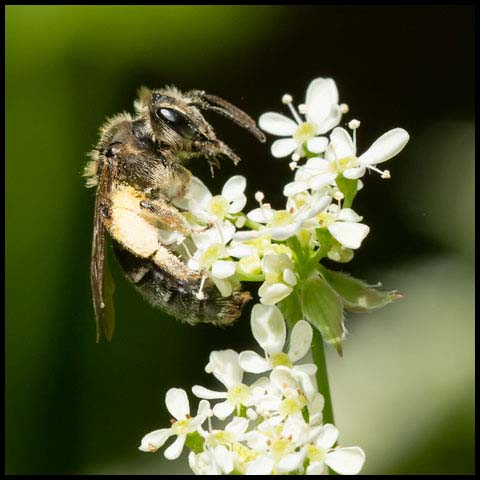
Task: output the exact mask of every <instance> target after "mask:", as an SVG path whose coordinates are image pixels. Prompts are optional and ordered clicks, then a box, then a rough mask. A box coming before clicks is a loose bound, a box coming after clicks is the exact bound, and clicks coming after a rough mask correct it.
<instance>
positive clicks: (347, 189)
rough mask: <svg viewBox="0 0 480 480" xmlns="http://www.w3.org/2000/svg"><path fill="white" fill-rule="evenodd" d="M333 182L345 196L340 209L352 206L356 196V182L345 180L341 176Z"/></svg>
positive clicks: (355, 180) (354, 180)
mask: <svg viewBox="0 0 480 480" xmlns="http://www.w3.org/2000/svg"><path fill="white" fill-rule="evenodd" d="M335 182H336V184H337V187H338V188H339V189H340V191H341V192H342V193H343V195H344V196H345V198H344V199H343V205H342V208H350V207H351V206H352V203H353V199H354V198H355V195H356V194H357V186H358V180H357V179H353V180H352V179H350V178H345V177H344V176H343V175H339V176H338V177H337V178H336V179H335Z"/></svg>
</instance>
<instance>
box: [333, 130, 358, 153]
mask: <svg viewBox="0 0 480 480" xmlns="http://www.w3.org/2000/svg"><path fill="white" fill-rule="evenodd" d="M330 140H331V142H332V147H333V151H334V153H335V156H336V157H337V159H340V158H347V157H353V156H355V146H354V144H353V141H352V137H350V135H349V134H348V132H347V131H346V130H345V129H344V128H341V127H337V128H334V129H333V131H332V133H331V134H330Z"/></svg>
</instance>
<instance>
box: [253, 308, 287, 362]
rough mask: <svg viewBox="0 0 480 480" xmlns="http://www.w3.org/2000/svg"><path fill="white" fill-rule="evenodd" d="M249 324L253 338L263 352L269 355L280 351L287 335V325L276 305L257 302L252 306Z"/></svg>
mask: <svg viewBox="0 0 480 480" xmlns="http://www.w3.org/2000/svg"><path fill="white" fill-rule="evenodd" d="M250 325H251V328H252V333H253V336H254V338H255V340H256V341H257V342H258V343H259V345H260V346H261V347H262V348H263V350H265V352H267V353H268V354H270V355H271V354H273V353H278V352H281V351H282V349H283V346H284V345H285V340H286V337H287V327H286V325H285V320H284V319H283V315H282V313H281V312H280V310H279V309H278V308H277V307H275V306H274V305H261V304H258V303H257V304H256V305H255V306H254V307H253V308H252V313H251V316H250Z"/></svg>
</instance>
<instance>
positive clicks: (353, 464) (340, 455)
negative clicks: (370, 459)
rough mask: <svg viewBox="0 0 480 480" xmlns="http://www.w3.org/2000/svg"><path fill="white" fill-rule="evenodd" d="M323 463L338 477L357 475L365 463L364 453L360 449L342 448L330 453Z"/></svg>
mask: <svg viewBox="0 0 480 480" xmlns="http://www.w3.org/2000/svg"><path fill="white" fill-rule="evenodd" d="M325 463H326V464H327V465H328V466H329V467H330V468H331V469H332V470H335V472H337V473H339V474H340V475H357V474H358V473H359V472H360V470H361V469H362V467H363V464H364V463H365V453H364V451H363V450H362V449H361V448H360V447H342V448H337V449H335V450H334V451H333V452H330V453H329V454H328V455H327V457H326V458H325Z"/></svg>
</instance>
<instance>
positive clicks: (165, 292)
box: [114, 242, 252, 326]
mask: <svg viewBox="0 0 480 480" xmlns="http://www.w3.org/2000/svg"><path fill="white" fill-rule="evenodd" d="M114 251H115V255H116V257H117V259H118V260H119V262H120V265H121V266H122V268H123V270H124V272H125V274H126V276H127V278H128V279H129V280H130V281H131V282H132V283H133V284H134V285H135V287H136V288H137V290H138V291H139V292H140V293H141V294H142V295H143V296H144V297H145V298H146V299H147V300H148V301H149V302H150V303H151V304H152V305H154V306H156V307H158V308H160V309H161V310H163V311H165V312H166V313H168V314H169V315H172V316H173V317H175V318H177V319H178V320H181V321H184V322H187V323H189V324H191V325H195V324H197V323H212V324H214V325H222V326H225V325H229V324H231V323H233V322H234V321H235V320H236V319H237V318H238V317H240V315H241V313H242V308H243V306H244V305H245V304H246V303H247V302H248V301H249V300H251V298H252V297H251V295H250V293H249V292H233V294H232V295H231V296H229V297H222V296H221V294H220V292H219V291H218V289H217V288H216V286H215V285H214V284H213V283H212V282H210V281H209V280H207V281H206V282H205V285H204V288H203V290H202V292H203V298H202V300H199V299H198V298H197V296H196V293H197V292H198V290H199V287H200V277H199V276H198V275H192V277H191V278H177V277H175V276H174V275H172V274H171V273H170V272H168V271H166V270H164V269H162V268H161V267H160V266H158V265H157V264H155V263H154V262H153V261H152V260H150V259H144V258H140V257H137V256H136V255H134V254H132V253H130V252H129V251H127V250H125V249H123V248H122V247H121V246H120V245H119V244H118V243H117V242H114Z"/></svg>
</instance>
